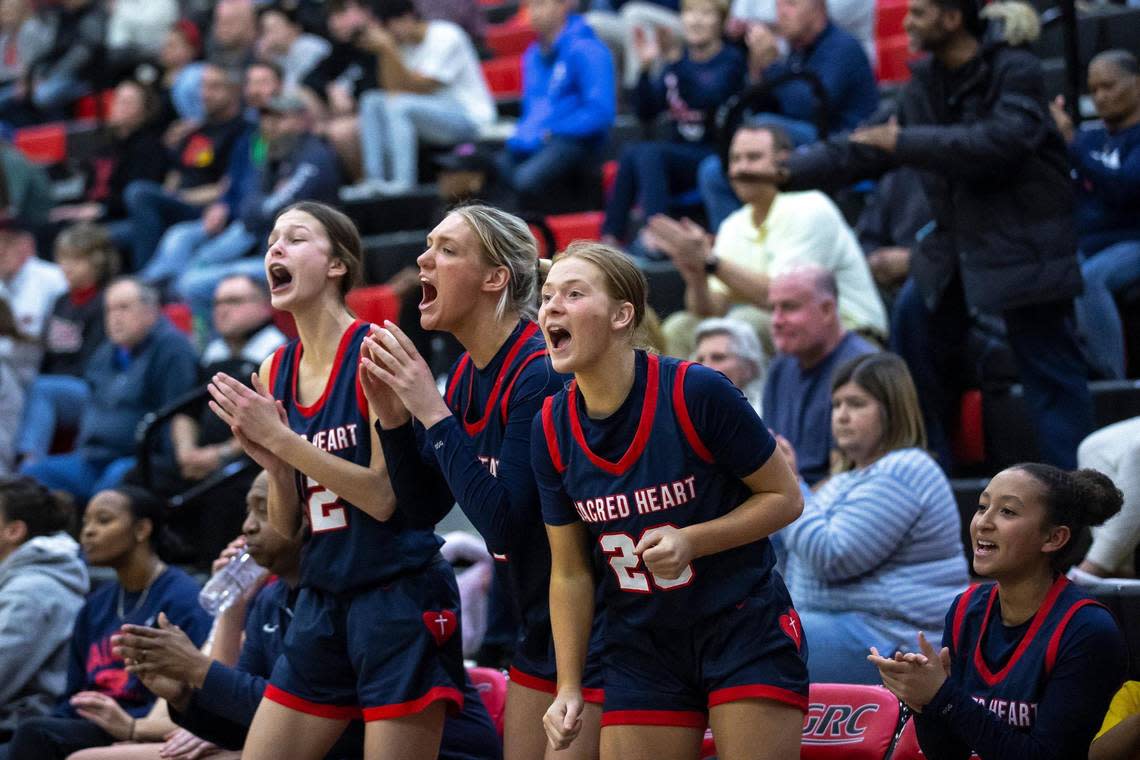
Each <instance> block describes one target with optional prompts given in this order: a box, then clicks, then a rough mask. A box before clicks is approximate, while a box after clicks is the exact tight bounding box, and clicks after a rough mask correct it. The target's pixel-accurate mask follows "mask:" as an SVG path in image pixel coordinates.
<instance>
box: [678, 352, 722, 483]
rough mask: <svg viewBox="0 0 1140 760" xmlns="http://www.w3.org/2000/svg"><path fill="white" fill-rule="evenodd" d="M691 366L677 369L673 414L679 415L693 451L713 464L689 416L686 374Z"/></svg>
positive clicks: (684, 364) (687, 365) (684, 363)
mask: <svg viewBox="0 0 1140 760" xmlns="http://www.w3.org/2000/svg"><path fill="white" fill-rule="evenodd" d="M691 364H692V362H681V364H680V365H679V366H678V367H677V377H676V378H675V379H674V380H673V412H674V413H675V414H676V415H677V422H678V423H679V424H680V425H681V432H683V433H684V434H685V439H686V440H687V441H688V442H689V445H690V446H692V447H693V451H695V452H696V453H697V456H699V457H700V458H701V459H703V460H704V461H706V462H708V463H709V464H712V461H713V455H712V452H711V451H709V450H708V448H707V447H706V446H705V444H704V442H703V441H701V437H700V436H699V435H697V429H696V428H695V427H693V419H692V417H690V416H689V405H688V404H686V403H685V373H686V372H688V371H689V365H691Z"/></svg>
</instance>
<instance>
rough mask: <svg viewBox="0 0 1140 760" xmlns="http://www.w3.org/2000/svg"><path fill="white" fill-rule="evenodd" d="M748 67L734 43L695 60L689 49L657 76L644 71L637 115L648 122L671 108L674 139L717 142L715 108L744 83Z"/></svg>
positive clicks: (636, 103)
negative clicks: (704, 59) (713, 53)
mask: <svg viewBox="0 0 1140 760" xmlns="http://www.w3.org/2000/svg"><path fill="white" fill-rule="evenodd" d="M747 70H748V69H747V65H746V64H745V61H744V54H743V53H741V52H740V49H739V48H737V47H734V46H732V45H725V46H724V47H722V48H721V50H720V52H719V53H717V54H716V55H714V56H713V57H712V58H710V59H709V60H707V61H694V60H693V59H692V58H690V57H689V51H688V50H687V49H686V50H685V54H684V55H683V56H682V57H681V60H679V61H675V62H673V63H670V64H668V65H666V66H665V68H664V70H663V71H662V72H661V73H660V74H658V75H657V76H650V74H649V72H648V71H646V72H642V74H641V78H640V79H638V81H637V89H636V90H634V107H635V108H636V109H637V115H638V118H640V119H642V120H643V121H649V120H650V119H652V118H654V117H655V116H657V114H659V113H661V112H662V111H665V110H668V111H669V116H670V119H671V121H672V126H673V129H672V133H673V135H672V137H673V140H674V141H675V142H688V143H694V144H697V143H708V144H710V145H711V144H712V143H714V142H715V141H716V129H715V128H714V124H713V118H714V117H715V115H716V109H718V108H719V107H720V106H721V104H722V103H724V101H726V100H728V99H729V98H730V97H732V96H733V95H735V94H736V93H737V92H739V91H740V89H741V88H742V87H743V86H744V79H745V74H746V72H747Z"/></svg>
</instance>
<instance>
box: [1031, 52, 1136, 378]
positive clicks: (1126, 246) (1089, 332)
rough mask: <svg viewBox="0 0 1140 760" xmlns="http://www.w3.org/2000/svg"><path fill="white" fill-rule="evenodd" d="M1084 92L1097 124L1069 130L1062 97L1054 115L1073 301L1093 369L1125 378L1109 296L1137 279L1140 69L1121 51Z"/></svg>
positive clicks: (1106, 60) (1100, 62)
mask: <svg viewBox="0 0 1140 760" xmlns="http://www.w3.org/2000/svg"><path fill="white" fill-rule="evenodd" d="M1088 81H1089V92H1090V93H1091V94H1092V98H1093V103H1094V104H1095V105H1096V111H1097V115H1099V116H1100V119H1101V124H1100V125H1098V126H1095V127H1090V128H1087V129H1085V128H1082V129H1080V130H1077V129H1074V127H1073V122H1072V120H1071V119H1070V118H1069V116H1068V114H1066V113H1065V109H1064V99H1063V98H1061V97H1060V96H1058V100H1057V101H1055V102H1054V103H1053V108H1052V111H1053V118H1054V120H1056V121H1057V126H1058V127H1059V128H1060V130H1061V134H1062V135H1063V136H1064V137H1065V141H1066V142H1068V143H1069V160H1070V161H1071V162H1072V164H1073V168H1074V170H1075V174H1074V180H1075V186H1076V192H1077V243H1078V245H1079V247H1080V253H1081V274H1082V275H1083V276H1084V280H1085V292H1084V295H1083V296H1081V297H1080V298H1078V299H1077V316H1078V317H1079V318H1080V321H1081V327H1082V328H1083V332H1084V336H1085V341H1086V346H1087V348H1088V353H1089V359H1090V361H1091V363H1092V365H1093V368H1094V369H1095V370H1096V371H1097V372H1098V373H1099V374H1101V375H1102V376H1104V377H1108V378H1123V377H1124V372H1125V367H1124V354H1125V352H1124V329H1123V327H1122V326H1121V322H1120V314H1119V312H1118V311H1117V309H1116V302H1115V301H1114V300H1113V295H1114V294H1116V293H1122V292H1124V291H1126V290H1128V288H1130V287H1132V286H1133V285H1135V284H1136V283H1138V282H1140V68H1138V66H1137V62H1136V55H1135V54H1133V53H1130V52H1128V51H1127V50H1106V51H1105V52H1103V53H1100V54H1099V55H1097V56H1096V57H1095V58H1093V59H1092V62H1091V63H1089V80H1088Z"/></svg>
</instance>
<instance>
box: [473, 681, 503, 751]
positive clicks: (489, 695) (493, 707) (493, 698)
mask: <svg viewBox="0 0 1140 760" xmlns="http://www.w3.org/2000/svg"><path fill="white" fill-rule="evenodd" d="M467 675H468V676H470V677H471V683H472V684H473V685H474V686H475V689H476V690H477V691H478V692H479V696H480V697H482V698H483V704H484V705H485V706H486V708H487V712H489V713H490V714H491V722H492V723H494V724H495V730H496V731H498V732H499V736H502V735H503V713H504V711H505V709H506V706H507V677H506V676H505V675H503V673H502V671H499V670H495V669H494V668H468V669H467Z"/></svg>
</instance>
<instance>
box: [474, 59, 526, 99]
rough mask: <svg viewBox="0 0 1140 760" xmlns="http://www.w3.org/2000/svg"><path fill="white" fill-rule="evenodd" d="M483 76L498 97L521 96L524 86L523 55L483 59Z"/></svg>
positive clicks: (493, 93) (492, 92)
mask: <svg viewBox="0 0 1140 760" xmlns="http://www.w3.org/2000/svg"><path fill="white" fill-rule="evenodd" d="M483 78H484V79H486V80H487V87H489V88H490V89H491V94H492V95H494V96H495V97H496V98H517V97H520V96H521V95H522V87H523V81H522V56H518V55H516V56H511V57H510V58H495V59H493V60H490V61H483Z"/></svg>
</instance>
